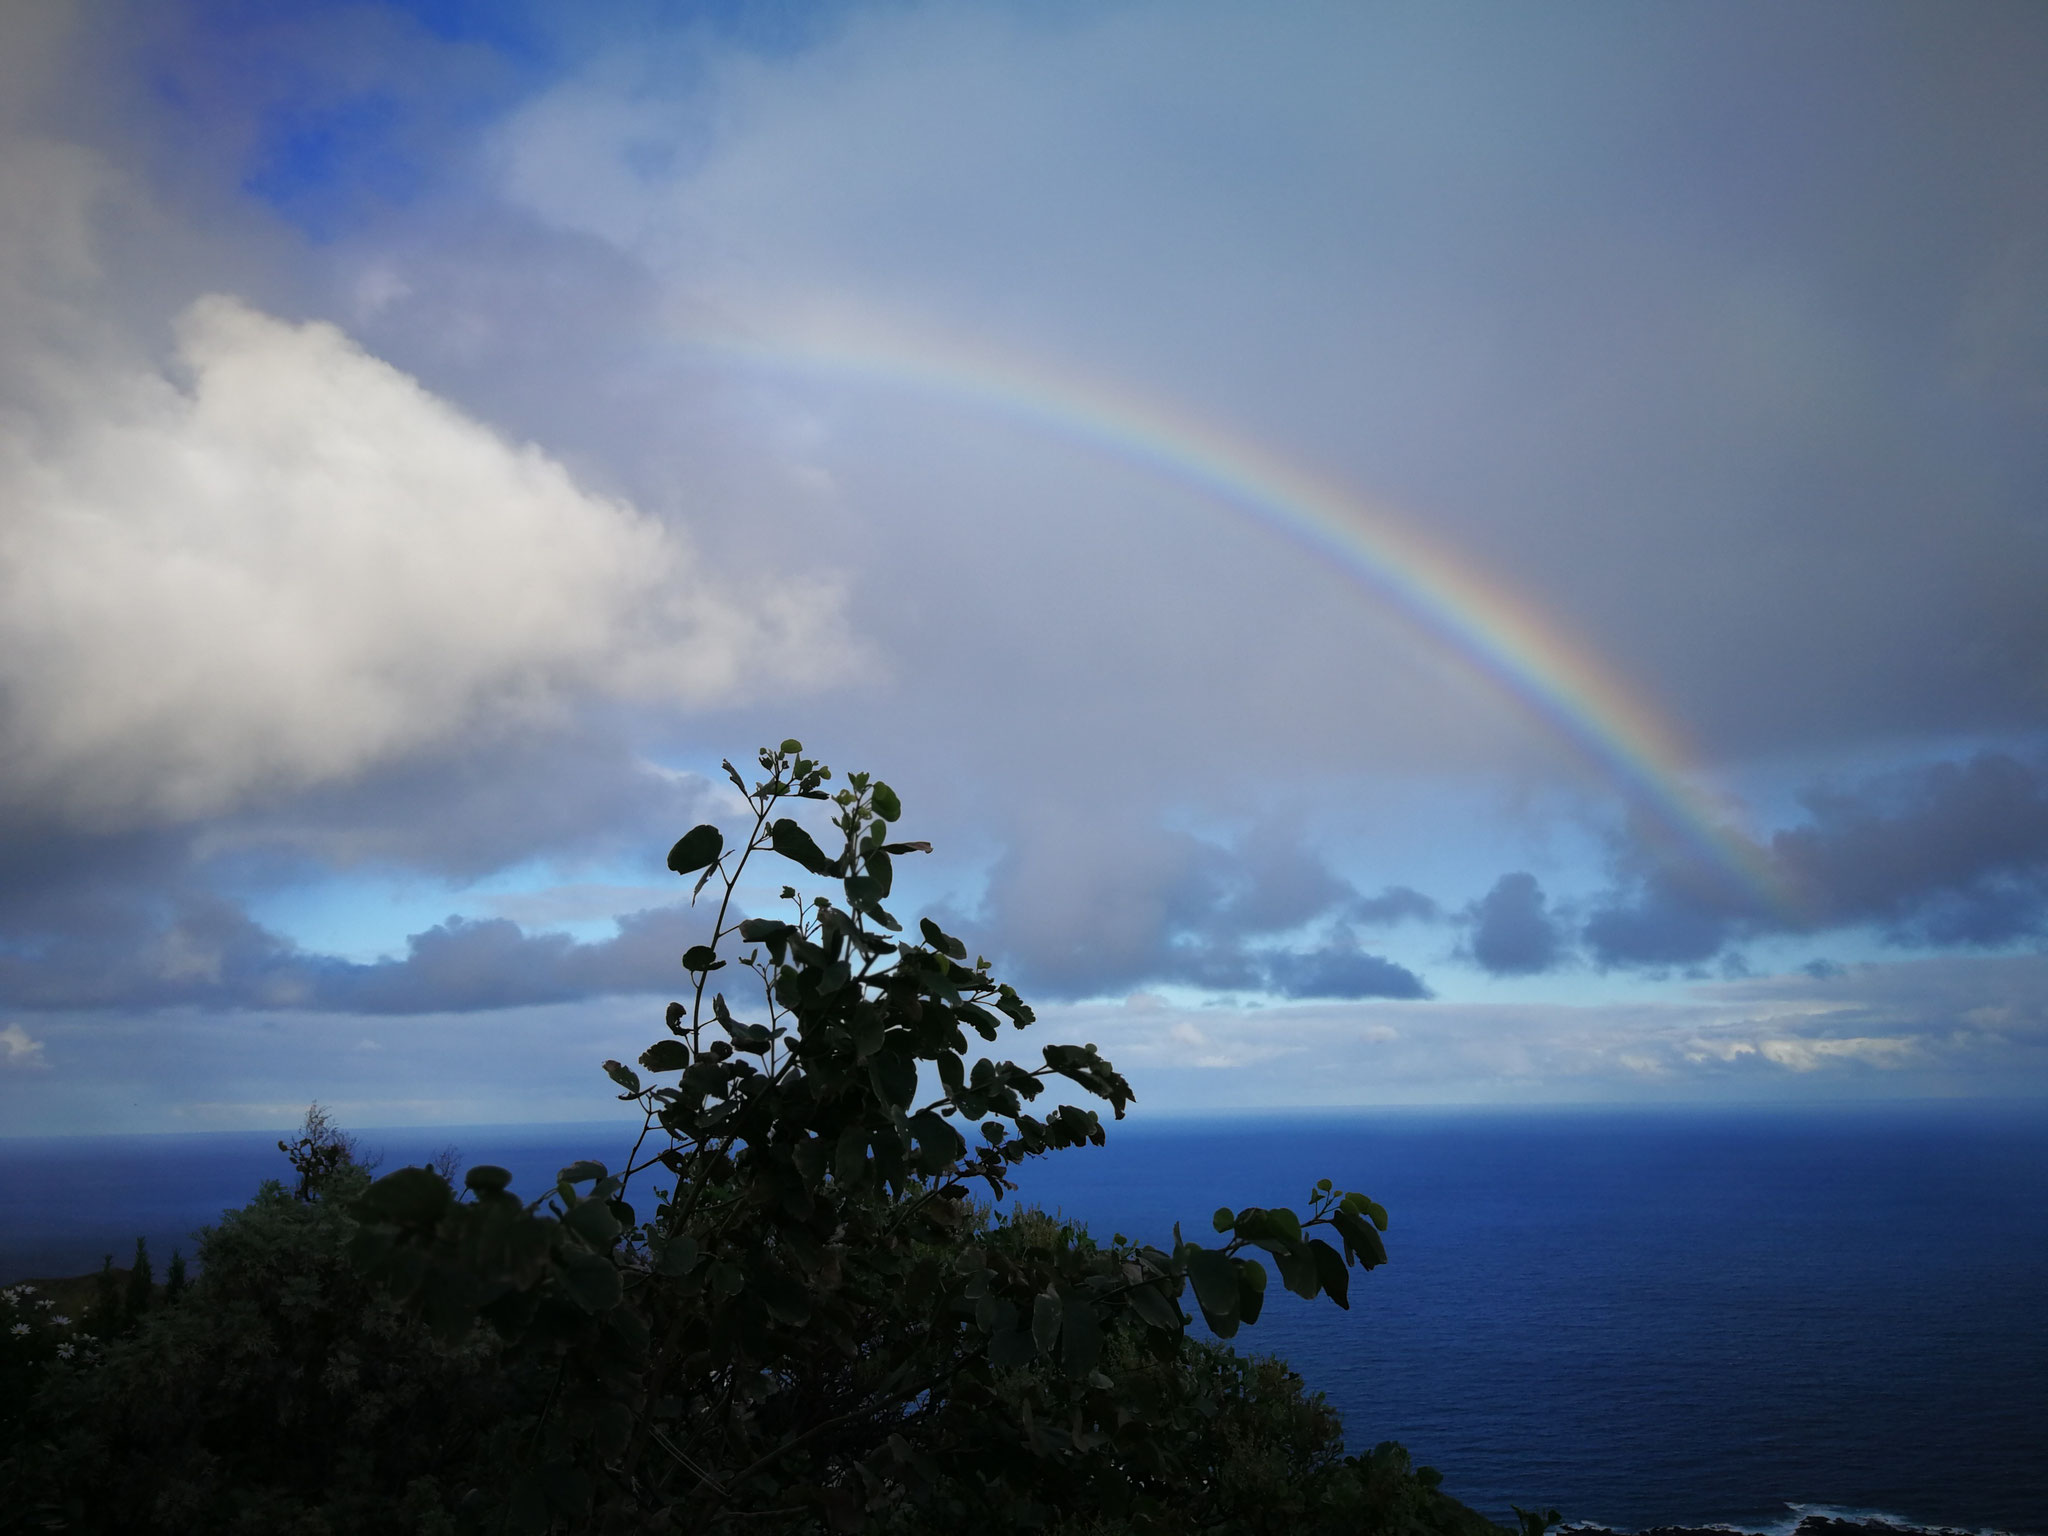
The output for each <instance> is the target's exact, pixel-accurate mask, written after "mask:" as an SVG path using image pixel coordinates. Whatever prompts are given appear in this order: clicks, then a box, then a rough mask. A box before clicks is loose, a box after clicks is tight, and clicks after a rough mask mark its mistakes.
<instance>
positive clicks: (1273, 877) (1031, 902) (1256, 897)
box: [962, 807, 1429, 998]
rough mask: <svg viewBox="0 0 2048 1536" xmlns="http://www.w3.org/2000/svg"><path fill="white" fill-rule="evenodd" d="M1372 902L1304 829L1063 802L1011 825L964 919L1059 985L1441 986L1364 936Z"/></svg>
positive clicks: (1052, 992) (1305, 990)
mask: <svg viewBox="0 0 2048 1536" xmlns="http://www.w3.org/2000/svg"><path fill="white" fill-rule="evenodd" d="M1140 814H1142V813H1140ZM1376 899H1377V900H1384V899H1385V898H1376ZM1417 899H1418V900H1424V901H1426V898H1417ZM1361 904H1365V905H1367V906H1368V907H1369V906H1370V905H1371V902H1370V901H1368V900H1367V899H1366V898H1362V897H1361V896H1360V895H1359V893H1358V892H1357V891H1356V890H1355V889H1354V888H1353V887H1352V886H1351V885H1350V884H1349V883H1347V882H1346V881H1344V880H1343V879H1341V878H1340V877H1339V876H1338V875H1337V874H1336V873H1335V872H1333V871H1332V870H1331V869H1330V868H1329V866H1328V865H1327V864H1325V863H1324V862H1323V861H1322V860H1321V859H1320V858H1318V857H1316V856H1315V855H1314V854H1312V853H1310V852H1309V851H1307V849H1305V848H1304V847H1303V846H1302V843H1301V841H1300V839H1299V838H1298V837H1290V836H1287V835H1284V834H1280V833H1277V832H1274V831H1273V830H1271V829H1259V830H1255V831H1253V832H1251V833H1248V834H1246V835H1244V836H1242V837H1241V838H1239V839H1238V840H1237V841H1235V842H1233V843H1230V844H1218V843H1213V842H1207V841H1204V840H1202V839H1200V838H1197V837H1195V836H1193V835H1191V834H1188V833H1185V832H1174V831H1169V830H1167V829H1165V828H1163V827H1159V826H1157V825H1153V826H1149V827H1148V826H1145V825H1144V824H1143V823H1142V822H1140V821H1136V820H1132V821H1124V822H1114V821H1112V822H1111V823H1110V824H1109V825H1101V826H1098V825H1096V824H1095V823H1094V821H1093V819H1092V818H1084V817H1083V816H1082V815H1080V814H1079V813H1078V812H1076V811H1075V810H1074V809H1072V808H1066V807H1053V808H1039V809H1038V810H1036V811H1035V812H1032V813H1030V814H1028V815H1027V816H1025V817H1024V818H1022V819H1021V820H1020V822H1019V824H1018V825H1017V826H1016V827H1014V828H1013V829H1012V831H1011V833H1010V847H1009V851H1008V852H1007V853H1006V854H1005V855H1004V856H1003V858H1002V859H1001V860H999V861H998V863H997V864H996V867H995V868H994V869H993V870H992V871H991V873H990V877H989V889H988V895H987V897H986V899H985V901H984V902H983V906H982V910H981V912H980V913H978V914H976V915H975V917H974V920H973V921H972V922H968V921H966V920H965V919H963V920H962V922H963V927H964V929H965V931H966V932H967V933H968V934H969V935H970V936H972V942H974V943H976V944H977V945H979V946H980V947H981V948H982V949H983V950H984V951H985V952H986V953H988V954H989V955H991V956H1001V957H1002V958H1003V960H1004V962H1005V964H1006V965H1007V966H1008V967H1009V968H1010V969H1011V970H1012V971H1014V973H1015V976H1016V980H1017V982H1018V984H1019V985H1020V986H1022V987H1024V988H1026V989H1027V990H1029V991H1033V992H1035V993H1037V994H1039V995H1042V996H1046V997H1052V998H1082V997H1100V996H1109V995H1122V994H1124V993H1128V992H1131V991H1133V990H1134V989H1137V988H1141V987H1146V986H1157V985H1166V984H1178V985H1182V986H1194V987H1204V988H1209V989H1212V990H1219V991H1236V992H1261V991H1265V992H1271V993H1274V994H1276V995H1279V996H1284V997H1407V998H1415V997H1427V996H1429V988H1428V987H1427V985H1426V984H1425V983H1424V982H1423V980H1422V978H1420V977H1419V976H1417V975H1415V974H1414V973H1413V972H1412V971H1410V970H1408V969H1407V968H1406V967H1404V966H1400V965H1397V964H1395V963H1393V962H1392V961H1389V960H1385V959H1382V958H1380V957H1378V956H1375V955H1370V954H1367V953H1365V952H1364V951H1363V950H1362V949H1360V947H1359V945H1358V942H1357V939H1356V937H1355V936H1354V935H1353V934H1352V933H1351V932H1350V930H1349V928H1348V927H1347V926H1345V925H1346V922H1347V921H1348V920H1351V919H1353V918H1355V916H1356V913H1357V910H1358V908H1359V906H1360V905H1361ZM1394 904H1395V905H1396V906H1398V907H1400V908H1402V909H1404V910H1405V909H1409V908H1411V907H1412V906H1413V903H1411V902H1408V901H1406V900H1405V899H1403V898H1401V897H1396V898H1395V899H1394Z"/></svg>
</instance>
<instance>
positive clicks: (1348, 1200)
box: [1338, 1190, 1387, 1232]
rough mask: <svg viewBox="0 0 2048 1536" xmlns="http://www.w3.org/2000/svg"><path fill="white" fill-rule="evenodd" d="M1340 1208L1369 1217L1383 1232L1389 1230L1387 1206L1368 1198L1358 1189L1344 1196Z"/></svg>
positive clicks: (1355, 1214) (1356, 1214)
mask: <svg viewBox="0 0 2048 1536" xmlns="http://www.w3.org/2000/svg"><path fill="white" fill-rule="evenodd" d="M1338 1209H1340V1210H1345V1211H1349V1212H1351V1214H1352V1215H1354V1216H1365V1217H1368V1218H1370V1219H1371V1221H1372V1224H1373V1225H1374V1226H1376V1227H1378V1228H1379V1229H1380V1230H1381V1231H1382V1232H1384V1231H1386V1230H1387V1208H1386V1207H1385V1206H1384V1205H1381V1204H1380V1203H1379V1201H1377V1200H1369V1199H1367V1198H1366V1197H1365V1196H1364V1195H1361V1194H1359V1193H1358V1192H1357V1191H1356V1190H1353V1191H1352V1192H1351V1193H1350V1194H1348V1195H1346V1196H1345V1197H1344V1200H1343V1203H1342V1204H1341V1205H1340V1206H1339V1207H1338Z"/></svg>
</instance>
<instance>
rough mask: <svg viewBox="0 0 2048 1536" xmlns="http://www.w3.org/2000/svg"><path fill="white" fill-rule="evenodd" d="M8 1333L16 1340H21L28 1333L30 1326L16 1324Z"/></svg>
mask: <svg viewBox="0 0 2048 1536" xmlns="http://www.w3.org/2000/svg"><path fill="white" fill-rule="evenodd" d="M7 1331H8V1332H9V1333H12V1334H13V1335H14V1336H15V1337H16V1338H19V1337H20V1336H21V1335H22V1334H24V1333H27V1332H28V1324H27V1323H16V1324H15V1325H14V1326H13V1327H12V1328H10V1329H8V1330H7Z"/></svg>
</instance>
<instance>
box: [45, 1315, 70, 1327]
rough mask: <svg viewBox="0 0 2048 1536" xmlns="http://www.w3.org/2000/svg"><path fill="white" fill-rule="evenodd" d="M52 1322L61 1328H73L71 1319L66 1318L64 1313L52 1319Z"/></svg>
mask: <svg viewBox="0 0 2048 1536" xmlns="http://www.w3.org/2000/svg"><path fill="white" fill-rule="evenodd" d="M50 1321H51V1322H53V1323H55V1324H56V1325H57V1326H58V1327H59V1328H69V1327H70V1326H71V1319H70V1318H68V1317H66V1316H65V1315H64V1314H63V1313H62V1312H59V1313H58V1314H57V1315H56V1316H55V1317H53V1318H51V1319H50Z"/></svg>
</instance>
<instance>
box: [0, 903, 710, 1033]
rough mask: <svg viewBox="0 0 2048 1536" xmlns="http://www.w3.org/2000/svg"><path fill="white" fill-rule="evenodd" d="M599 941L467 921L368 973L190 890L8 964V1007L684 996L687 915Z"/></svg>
mask: <svg viewBox="0 0 2048 1536" xmlns="http://www.w3.org/2000/svg"><path fill="white" fill-rule="evenodd" d="M618 926H619V932H618V933H617V935H616V936H614V937H612V938H609V939H603V940H599V941H596V942H592V943H584V942H579V941H578V940H576V939H573V938H571V937H569V936H568V935H566V934H560V933H528V932H526V931H525V930H524V929H522V928H521V927H520V926H519V925H518V924H517V923H514V922H511V921H509V920H507V919H504V918H486V919H482V920H476V921H472V920H466V919H463V918H459V917H453V918H450V919H449V920H448V921H447V922H445V923H442V924H439V925H437V926H435V927H433V928H430V929H428V930H426V931H425V932H424V933H416V934H414V935H412V936H411V938H409V939H408V940H407V941H406V953H405V955H404V956H403V958H399V959H393V960H380V961H376V962H372V963H367V964H358V963H355V962H351V961H348V960H342V959H338V958H336V957H334V956H330V955H320V954H314V953H311V952H308V951H306V950H304V949H301V948H299V947H298V946H297V945H294V944H293V943H291V942H290V941H289V940H287V939H285V938H282V937H280V936H279V935H278V934H275V933H273V932H271V931H270V930H268V929H266V928H264V927H263V926H262V925H260V924H259V923H257V922H255V921H254V920H252V919H251V918H250V917H249V915H248V914H247V913H246V912H245V911H243V910H242V909H241V908H240V907H239V906H237V905H235V904H234V903H233V902H230V901H227V900H225V899H223V898H221V897H219V896H217V895H212V894H210V893H205V892H199V891H188V892H185V893H183V894H181V895H179V896H178V897H176V898H175V899H173V900H172V901H171V902H170V903H169V904H168V909H167V910H165V911H163V912H161V913H148V912H144V911H142V910H140V909H138V908H136V907H129V908H126V909H123V910H120V911H118V912H108V913H106V914H104V915H103V917H102V920H101V922H100V924H99V925H98V926H97V928H96V929H94V930H91V931H74V932H70V933H66V934H63V935H60V936H56V937H54V938H50V939H47V940H46V941H45V942H43V943H40V944H38V945H35V946H34V947H32V948H18V949H13V950H10V951H8V952H6V953H0V1002H4V1003H6V1004H7V1005H8V1006H12V1007H19V1008H24V1009H32V1010H37V1011H41V1012H64V1011H75V1010H83V1009H107V1008H141V1009H157V1008H175V1007H181V1006H185V1007H189V1006H201V1007H209V1008H218V1009H235V1010H247V1009H274V1010H292V1011H305V1012H312V1013H354V1014H419V1013H470V1012H476V1011H478V1010H481V1009H494V1008H515V1007H524V1006H528V1005H533V1004H545V1003H561V1002H573V1001H576V1000H578V999H582V998H590V997H602V996H611V995H618V994H622V993H641V992H660V991H664V990H673V989H676V988H679V987H680V986H681V985H682V983H683V979H684V978H683V973H682V971H681V969H680V965H679V961H680V957H681V955H682V951H683V950H684V948H686V947H687V945H688V944H689V943H690V942H691V940H690V938H689V937H688V935H689V934H690V932H691V926H692V919H691V915H690V913H689V912H688V910H687V909H686V908H666V907H664V908H655V909H652V910H649V911H645V912H637V913H632V914H628V915H626V916H622V917H620V918H619V919H618Z"/></svg>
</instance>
